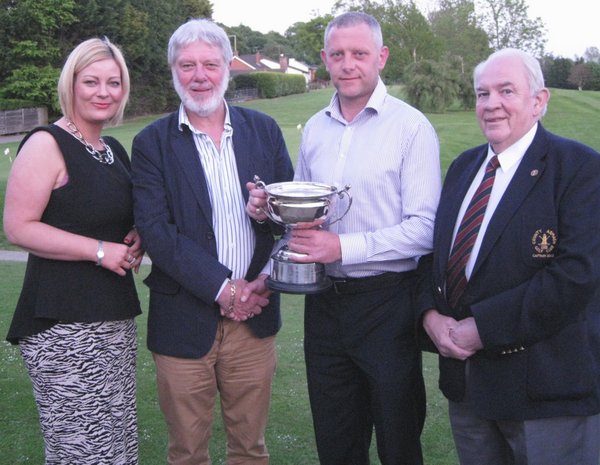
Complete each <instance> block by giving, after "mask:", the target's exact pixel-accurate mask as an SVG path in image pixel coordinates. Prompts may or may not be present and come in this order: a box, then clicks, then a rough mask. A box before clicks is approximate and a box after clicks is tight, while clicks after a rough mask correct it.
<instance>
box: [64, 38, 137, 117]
mask: <svg viewBox="0 0 600 465" xmlns="http://www.w3.org/2000/svg"><path fill="white" fill-rule="evenodd" d="M106 59H113V60H115V62H116V63H117V65H118V66H119V68H120V70H121V87H122V89H123V99H122V100H121V103H120V104H119V108H118V109H117V112H116V113H115V115H114V116H113V117H112V118H110V120H108V122H107V124H108V125H112V126H114V125H116V124H119V123H120V122H121V120H122V119H123V113H124V112H125V106H126V105H127V101H128V100H129V88H130V82H129V71H128V70H127V64H126V63H125V58H123V54H122V53H121V50H119V48H118V47H117V46H116V45H114V44H113V43H111V42H110V40H108V38H106V37H104V38H103V39H98V38H94V39H88V40H86V41H84V42H82V43H80V44H79V45H78V46H77V47H75V48H74V49H73V51H72V52H71V53H70V54H69V56H68V58H67V61H66V62H65V65H64V66H63V69H62V71H61V73H60V78H59V79H58V101H59V103H60V108H61V110H62V113H63V115H64V116H66V117H67V118H70V119H73V113H74V111H75V110H74V109H75V101H74V100H75V98H74V84H75V78H76V76H77V73H79V72H80V71H81V70H82V69H84V68H86V67H87V66H89V65H91V64H92V63H95V62H97V61H100V60H106Z"/></svg>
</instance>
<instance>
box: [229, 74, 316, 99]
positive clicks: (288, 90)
mask: <svg viewBox="0 0 600 465" xmlns="http://www.w3.org/2000/svg"><path fill="white" fill-rule="evenodd" d="M233 81H234V85H235V89H254V88H255V89H258V97H259V98H275V97H283V96H285V95H291V94H302V93H304V92H306V80H305V79H304V76H301V75H299V74H283V73H265V72H258V73H250V74H238V75H237V76H235V77H234V78H233Z"/></svg>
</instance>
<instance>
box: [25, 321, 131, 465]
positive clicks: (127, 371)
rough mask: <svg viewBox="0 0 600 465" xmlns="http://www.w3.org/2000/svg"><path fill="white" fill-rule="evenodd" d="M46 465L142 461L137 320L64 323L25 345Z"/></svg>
mask: <svg viewBox="0 0 600 465" xmlns="http://www.w3.org/2000/svg"><path fill="white" fill-rule="evenodd" d="M19 347H20V350H21V354H22V356H23V359H24V361H25V365H26V367H27V370H28V372H29V377H30V378H31V382H32V384H33V394H34V397H35V401H36V404H37V407H38V412H39V416H40V426H41V430H42V434H43V437H44V447H45V455H46V462H45V463H46V465H86V464H89V465H92V464H93V465H135V464H137V463H138V437H137V416H136V404H135V388H136V384H135V366H136V365H135V361H136V349H137V340H136V324H135V321H134V320H133V319H129V320H123V321H109V322H98V323H68V324H57V325H55V326H53V327H52V328H50V329H49V330H47V331H43V332H42V333H39V334H36V335H33V336H29V337H26V338H23V339H21V340H20V341H19Z"/></svg>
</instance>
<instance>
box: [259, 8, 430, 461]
mask: <svg viewBox="0 0 600 465" xmlns="http://www.w3.org/2000/svg"><path fill="white" fill-rule="evenodd" d="M321 56H322V59H323V61H324V63H325V65H326V66H327V69H328V71H329V73H330V75H331V79H332V82H333V84H334V85H335V88H336V93H335V95H334V96H333V98H332V100H331V103H330V105H329V106H328V107H327V108H325V109H323V110H322V111H320V112H319V113H317V114H316V115H314V116H313V117H312V118H311V119H310V120H309V121H308V123H307V124H306V126H305V128H304V132H303V135H302V143H301V147H300V155H299V159H298V166H297V168H296V177H295V179H296V180H298V181H313V182H320V183H325V184H328V185H334V186H337V187H339V188H341V187H343V186H345V185H347V184H349V185H350V186H351V188H350V193H351V195H352V198H353V203H352V206H351V208H350V210H349V211H348V214H347V215H346V216H344V218H343V219H342V220H341V221H339V222H337V223H335V224H333V225H332V226H331V227H327V226H325V228H323V229H294V231H293V232H292V235H291V240H290V242H289V243H288V246H289V247H290V249H292V250H294V251H297V252H300V253H301V254H306V258H305V259H304V260H303V261H306V262H321V263H325V264H326V270H327V273H328V275H329V276H330V277H331V278H332V280H333V287H332V288H331V289H329V290H328V291H326V292H324V293H321V294H312V295H307V296H306V301H305V355H306V364H307V374H308V388H309V394H310V402H311V408H312V413H313V421H314V427H315V435H316V441H317V448H318V452H319V459H320V462H321V464H322V465H366V464H368V463H369V445H370V442H371V435H372V431H373V426H375V431H376V436H377V448H378V455H379V458H380V460H381V463H382V464H383V465H392V464H394V465H399V464H406V465H418V464H420V463H422V454H421V446H420V433H421V430H422V427H423V422H424V418H425V392H424V383H423V378H422V374H421V355H420V350H419V347H418V345H417V342H416V340H415V336H414V333H415V322H414V316H413V308H412V303H411V289H412V286H413V282H414V274H413V273H414V270H415V268H416V265H417V261H418V259H419V257H420V256H422V255H424V254H428V253H430V252H431V247H432V235H433V223H434V217H435V213H436V208H437V203H438V200H439V193H440V189H441V174H440V165H439V144H438V139H437V136H436V133H435V131H434V129H433V127H432V126H431V124H430V123H429V122H428V121H427V119H426V118H425V116H424V115H423V114H421V113H420V112H419V111H417V110H416V109H414V108H412V107H410V106H409V105H407V104H406V103H404V102H402V101H400V100H398V99H396V98H394V97H392V96H391V95H389V94H388V93H387V91H386V88H385V85H384V84H383V82H382V81H381V79H380V77H379V72H380V70H382V69H383V67H384V66H385V62H386V59H387V56H388V49H387V47H384V46H383V39H382V35H381V29H380V26H379V24H378V23H377V21H376V20H375V19H374V18H372V17H371V16H369V15H365V14H363V13H357V12H352V13H346V14H343V15H341V16H338V17H337V18H335V19H334V20H333V21H332V22H331V23H330V24H329V25H328V27H327V29H326V32H325V48H324V50H323V51H322V52H321ZM258 195H259V194H258V193H257V194H256V198H255V197H254V196H253V197H252V198H251V201H252V202H256V203H257V204H258V199H259V197H258ZM346 207H347V205H345V204H344V202H342V201H340V202H338V205H337V208H339V212H344V210H345V209H346ZM249 210H250V211H252V208H250V209H249ZM332 216H334V217H335V216H339V215H336V214H333V215H332ZM298 261H300V259H298Z"/></svg>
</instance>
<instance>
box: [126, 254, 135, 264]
mask: <svg viewBox="0 0 600 465" xmlns="http://www.w3.org/2000/svg"><path fill="white" fill-rule="evenodd" d="M127 261H128V262H129V264H130V265H133V262H135V257H134V256H133V255H131V258H130V259H129V260H127Z"/></svg>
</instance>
